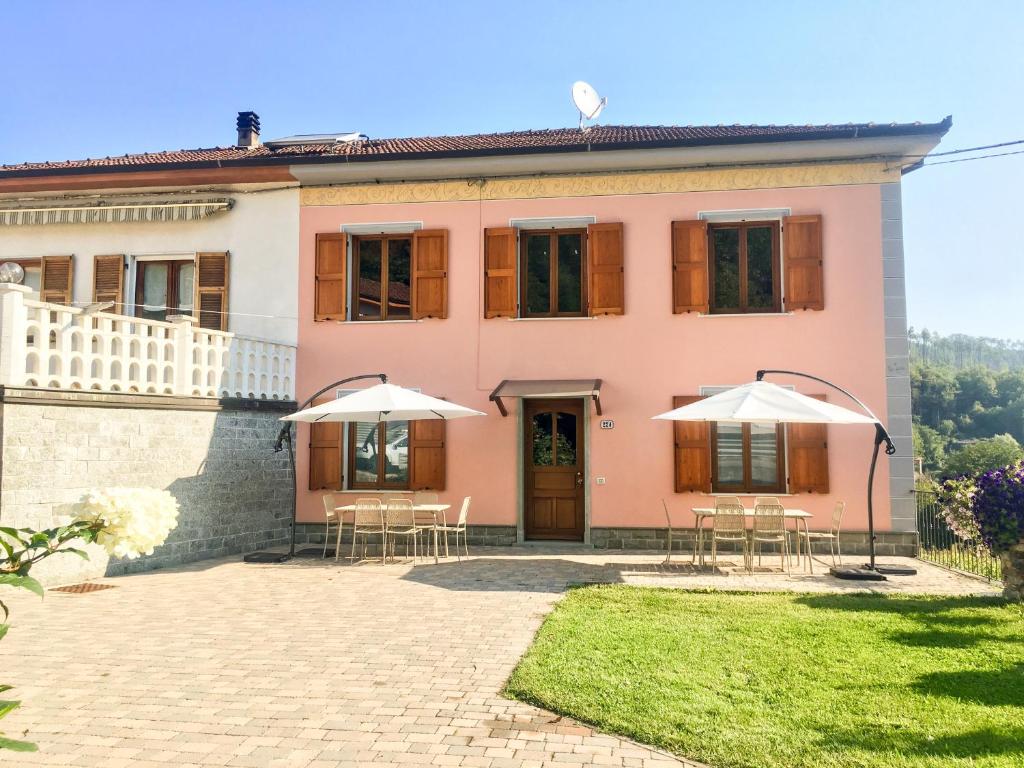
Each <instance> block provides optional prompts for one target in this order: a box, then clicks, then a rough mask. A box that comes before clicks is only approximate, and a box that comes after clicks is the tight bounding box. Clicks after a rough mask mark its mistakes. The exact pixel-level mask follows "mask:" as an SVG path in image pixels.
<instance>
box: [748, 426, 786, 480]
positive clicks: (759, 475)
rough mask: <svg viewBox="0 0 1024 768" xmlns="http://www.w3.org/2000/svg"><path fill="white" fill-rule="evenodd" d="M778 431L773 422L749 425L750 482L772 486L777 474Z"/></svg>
mask: <svg viewBox="0 0 1024 768" xmlns="http://www.w3.org/2000/svg"><path fill="white" fill-rule="evenodd" d="M777 437H778V432H776V428H775V426H774V425H773V424H751V425H750V482H751V483H752V484H753V485H757V486H766V487H772V488H774V487H775V486H776V485H777V484H778V481H779V475H778V467H779V464H778V461H779V456H778V439H777Z"/></svg>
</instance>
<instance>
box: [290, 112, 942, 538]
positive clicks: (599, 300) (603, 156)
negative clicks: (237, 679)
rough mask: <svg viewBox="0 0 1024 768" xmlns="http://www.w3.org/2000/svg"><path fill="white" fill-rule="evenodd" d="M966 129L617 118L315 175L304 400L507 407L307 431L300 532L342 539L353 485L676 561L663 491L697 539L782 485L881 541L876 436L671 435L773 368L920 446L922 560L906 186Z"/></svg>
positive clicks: (412, 144)
mask: <svg viewBox="0 0 1024 768" xmlns="http://www.w3.org/2000/svg"><path fill="white" fill-rule="evenodd" d="M949 126H950V122H949V120H948V119H947V120H946V121H943V122H940V123H934V124H919V123H915V124H893V125H874V124H861V125H843V126H800V127H792V126H786V127H781V126H731V127H722V126H719V127H645V126H622V127H616V126H599V127H594V128H591V129H589V130H587V131H579V130H570V129H564V130H551V131H530V132H521V133H511V134H492V135H484V136H452V137H441V138H425V139H401V140H382V141H367V140H356V141H353V142H350V143H348V144H343V145H338V144H335V145H333V146H330V147H325V148H324V149H322V151H320V152H319V154H318V153H317V152H316V151H315V150H310V151H311V152H312V154H311V155H307V156H304V157H303V158H302V164H294V165H292V167H291V172H292V174H293V175H294V176H295V178H296V179H298V180H299V182H300V183H301V185H302V188H301V191H300V206H301V209H300V216H299V239H300V241H299V264H298V276H299V280H298V285H299V288H298V313H299V324H298V357H297V375H296V382H297V394H298V398H299V399H300V400H301V399H302V398H303V396H304V395H307V394H309V393H312V392H314V391H316V390H317V389H319V388H320V387H322V386H324V385H325V384H327V383H329V382H331V381H333V380H336V379H339V378H342V377H344V376H349V375H353V374H356V373H375V372H378V371H379V372H384V373H386V374H388V376H389V377H390V379H391V381H392V382H394V383H397V384H401V385H403V386H406V387H413V388H420V389H422V390H423V391H425V392H427V393H430V394H433V395H437V396H442V397H446V398H449V399H451V400H453V401H456V402H458V403H460V404H463V405H467V406H470V407H473V408H476V409H479V410H483V411H485V412H487V414H488V416H487V417H486V418H476V419H466V420H462V421H459V422H452V423H448V424H444V423H435V422H431V423H427V422H424V423H421V424H419V425H413V426H412V427H411V429H410V427H409V426H408V425H405V424H394V425H391V426H388V427H387V428H384V427H379V428H378V427H377V426H376V425H365V426H363V425H355V426H352V427H341V426H339V425H318V426H316V427H314V428H313V429H312V430H310V429H309V428H308V427H305V426H303V427H301V429H300V432H299V436H298V439H297V445H298V446H299V450H298V457H297V463H298V477H299V487H300V490H299V493H298V499H297V505H298V519H299V521H300V523H309V524H320V523H322V520H323V506H322V503H321V496H322V494H323V493H324V492H325V491H334V492H339V493H347V494H351V495H352V497H353V498H354V497H355V496H373V495H378V494H387V495H395V494H401V493H406V492H411V491H414V490H417V489H432V490H435V491H437V492H438V493H439V494H440V496H441V498H442V500H443V501H449V502H451V503H452V504H453V505H454V504H457V503H458V502H460V501H461V499H462V497H464V496H472V497H473V506H472V516H471V519H470V524H471V531H470V542H471V543H472V542H473V541H474V540H475V541H477V542H481V543H484V542H490V543H498V542H501V543H509V542H515V541H532V540H559V541H577V542H584V543H592V544H593V545H595V546H627V547H628V546H650V545H653V544H654V543H655V541H656V539H657V538H658V537H659V536H660V535H663V534H662V533H659V530H660V531H662V532H663V530H664V528H665V519H664V513H663V512H662V506H661V500H662V499H666V500H667V501H668V504H669V507H670V509H672V510H673V511H674V513H675V515H676V517H677V520H678V521H679V523H680V524H686V523H687V522H688V521H690V520H692V517H691V516H690V515H689V509H690V508H691V507H694V506H707V505H708V504H710V503H711V502H712V498H711V497H713V496H714V494H716V493H729V494H739V495H741V496H753V495H755V494H771V495H777V496H783V497H785V498H786V503H790V504H794V505H797V504H798V505H799V506H800V507H801V508H804V509H806V510H808V511H810V512H812V513H813V514H814V515H815V522H814V523H812V527H815V525H817V527H827V525H828V519H829V515H830V513H831V510H832V507H833V505H834V503H835V502H836V501H837V500H847V501H848V502H849V511H848V514H847V518H846V521H845V526H844V527H845V528H846V530H847V531H848V534H847V541H845V542H844V544H845V546H846V547H847V549H848V550H853V549H856V548H857V546H858V544H863V543H864V542H865V536H864V534H863V530H864V528H865V525H866V517H865V509H864V504H863V500H862V499H863V490H862V489H863V484H864V477H865V473H866V468H867V462H868V459H869V447H870V429H869V428H867V427H865V428H854V427H851V428H846V429H843V430H840V429H830V430H827V431H826V430H825V429H824V428H822V427H801V428H789V429H786V428H783V427H780V428H778V429H775V428H761V427H745V428H740V427H733V426H726V425H721V426H717V425H713V426H712V427H711V428H710V429H707V428H704V427H703V426H697V425H692V426H685V425H676V426H673V425H672V424H668V423H665V422H657V421H652V420H651V416H653V415H654V414H657V413H660V412H662V411H665V410H668V409H670V408H671V407H673V404H677V403H680V402H685V401H687V400H693V399H695V398H700V397H702V396H706V395H708V394H712V393H714V392H715V391H717V390H718V389H719V388H722V387H728V386H731V385H736V384H741V383H745V382H748V381H751V380H752V379H753V377H754V374H755V371H756V370H757V369H758V368H765V367H769V368H788V369H795V370H801V371H806V372H810V373H815V374H818V375H822V376H825V377H826V378H829V379H832V380H834V381H837V382H841V383H842V384H843V385H844V386H846V387H847V388H849V389H851V390H852V391H854V392H856V393H857V394H858V395H859V396H860V397H861V398H862V399H863V400H865V402H866V403H867V404H868V405H869V406H870V407H871V408H872V409H873V410H875V411H876V412H877V413H879V414H883V418H884V419H885V420H886V421H887V423H888V426H889V429H890V431H891V433H892V435H893V438H894V440H895V441H896V445H897V447H898V451H897V453H896V455H894V456H892V457H890V458H889V460H888V462H887V463H886V464H885V466H883V467H882V468H881V471H880V473H879V477H878V484H877V486H876V487H877V488H879V489H882V490H880V491H879V492H878V497H877V500H876V513H875V514H876V520H877V525H878V528H879V529H880V538H879V541H880V547H879V551H880V552H881V553H883V554H884V553H891V552H901V553H903V552H909V551H911V550H912V549H913V547H914V543H915V539H916V536H915V527H916V526H915V514H914V502H913V495H912V491H913V467H912V458H911V456H912V453H911V450H912V447H911V420H910V389H909V381H908V372H907V339H906V312H905V299H904V293H905V292H904V282H903V280H904V272H903V252H902V222H901V209H900V178H901V175H902V174H904V173H906V172H908V171H911V170H913V168H914V166H915V165H916V164H917V163H919V161H920V160H921V158H922V157H923V156H924V155H926V154H927V153H928V152H929V151H930V150H931V149H932V148H933V147H934V146H935V145H936V144H937V143H938V142H939V140H940V138H941V137H942V135H943V134H944V133H945V132H946V131H947V130H948V128H949ZM791 383H792V385H793V386H795V387H796V389H797V390H798V391H801V392H804V393H806V394H809V395H826V396H827V398H828V399H829V400H833V399H834V398H836V397H838V395H836V394H835V393H830V394H829V393H826V392H825V391H824V389H822V388H820V387H819V388H815V386H813V385H810V384H808V383H807V382H806V381H800V380H793V381H792V382H791ZM337 394H340V393H334V395H337ZM837 402H838V401H837ZM862 429H864V430H868V431H867V432H865V433H864V434H861V431H862ZM318 527H319V526H318ZM308 530H309V532H310V533H312V532H313V531H314V530H317V529H315V528H313V527H312V526H310V528H309V529H308Z"/></svg>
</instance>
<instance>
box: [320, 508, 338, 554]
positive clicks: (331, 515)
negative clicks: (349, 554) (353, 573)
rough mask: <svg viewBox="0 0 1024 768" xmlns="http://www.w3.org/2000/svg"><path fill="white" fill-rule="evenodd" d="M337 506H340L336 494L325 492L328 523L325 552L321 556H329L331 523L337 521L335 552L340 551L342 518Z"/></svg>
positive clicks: (325, 519) (326, 520) (325, 518)
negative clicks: (328, 543) (328, 546)
mask: <svg viewBox="0 0 1024 768" xmlns="http://www.w3.org/2000/svg"><path fill="white" fill-rule="evenodd" d="M337 506H338V502H337V501H336V500H335V498H334V494H333V493H325V494H324V522H325V523H326V525H325V527H324V553H323V554H322V555H321V558H325V557H327V542H329V541H330V540H331V523H337V528H338V543H337V544H335V546H334V553H335V554H337V553H338V545H340V544H341V528H342V520H341V513H340V512H338V510H337V509H335V507H337ZM335 559H337V558H335Z"/></svg>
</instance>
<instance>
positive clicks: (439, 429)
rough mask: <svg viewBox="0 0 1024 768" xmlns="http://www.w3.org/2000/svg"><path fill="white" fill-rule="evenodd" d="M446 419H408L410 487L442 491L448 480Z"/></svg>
mask: <svg viewBox="0 0 1024 768" xmlns="http://www.w3.org/2000/svg"><path fill="white" fill-rule="evenodd" d="M446 432H447V424H446V423H445V420H444V419H419V420H416V421H410V422H409V488H410V489H411V490H414V491H423V490H431V491H443V490H444V481H445V433H446Z"/></svg>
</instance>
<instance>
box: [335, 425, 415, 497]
mask: <svg viewBox="0 0 1024 768" xmlns="http://www.w3.org/2000/svg"><path fill="white" fill-rule="evenodd" d="M347 474H348V478H349V487H350V488H353V489H357V488H366V489H371V488H396V489H407V488H408V487H409V422H407V421H392V422H382V423H379V424H378V423H376V422H356V423H354V424H350V425H349V426H348V473H347Z"/></svg>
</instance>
